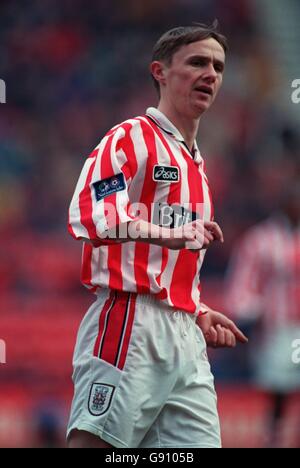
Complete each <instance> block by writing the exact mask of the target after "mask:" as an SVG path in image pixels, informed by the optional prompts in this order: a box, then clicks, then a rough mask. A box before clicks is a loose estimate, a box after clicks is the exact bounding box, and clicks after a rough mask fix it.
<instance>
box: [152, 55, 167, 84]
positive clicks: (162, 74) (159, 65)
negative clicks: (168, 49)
mask: <svg viewBox="0 0 300 468" xmlns="http://www.w3.org/2000/svg"><path fill="white" fill-rule="evenodd" d="M149 68H150V73H151V75H152V76H153V78H155V80H156V81H158V82H159V83H160V84H165V83H166V66H165V64H164V63H163V62H159V61H158V60H155V61H154V62H152V63H151V64H150V67H149Z"/></svg>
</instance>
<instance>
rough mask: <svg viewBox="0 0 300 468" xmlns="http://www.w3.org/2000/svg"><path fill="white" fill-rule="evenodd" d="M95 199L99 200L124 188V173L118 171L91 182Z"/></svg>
mask: <svg viewBox="0 0 300 468" xmlns="http://www.w3.org/2000/svg"><path fill="white" fill-rule="evenodd" d="M93 187H94V190H95V195H96V200H97V201H100V200H103V198H105V197H107V196H108V195H112V194H113V193H116V192H120V191H121V190H125V188H126V184H125V178H124V174H122V173H120V174H117V175H115V176H112V177H108V178H107V179H103V180H99V181H98V182H95V183H94V184H93Z"/></svg>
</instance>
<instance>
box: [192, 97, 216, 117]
mask: <svg viewBox="0 0 300 468" xmlns="http://www.w3.org/2000/svg"><path fill="white" fill-rule="evenodd" d="M211 105H212V101H211V100H205V101H204V100H203V101H200V100H199V101H197V102H195V103H194V106H193V107H194V109H195V113H197V115H198V116H201V115H202V114H204V112H206V111H207V110H208V109H209V108H210V106H211Z"/></svg>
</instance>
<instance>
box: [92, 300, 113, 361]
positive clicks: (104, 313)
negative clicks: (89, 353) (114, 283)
mask: <svg viewBox="0 0 300 468" xmlns="http://www.w3.org/2000/svg"><path fill="white" fill-rule="evenodd" d="M114 302H115V291H111V292H110V295H109V298H108V299H107V301H106V302H105V304H104V306H103V307H102V310H101V312H100V316H99V331H98V336H97V339H96V343H95V347H94V356H96V357H98V356H99V350H100V344H101V341H102V337H103V333H104V330H105V324H106V322H107V315H108V313H109V311H110V310H111V308H112V306H113V305H114Z"/></svg>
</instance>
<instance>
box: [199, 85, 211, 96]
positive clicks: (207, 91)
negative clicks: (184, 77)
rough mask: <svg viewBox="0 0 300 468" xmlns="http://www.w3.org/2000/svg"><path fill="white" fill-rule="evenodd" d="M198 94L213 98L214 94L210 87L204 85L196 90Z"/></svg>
mask: <svg viewBox="0 0 300 468" xmlns="http://www.w3.org/2000/svg"><path fill="white" fill-rule="evenodd" d="M194 89H195V91H197V92H198V93H202V94H205V95H206V96H213V94H214V92H213V89H212V88H211V87H210V86H206V85H202V86H197V87H196V88H194Z"/></svg>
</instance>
